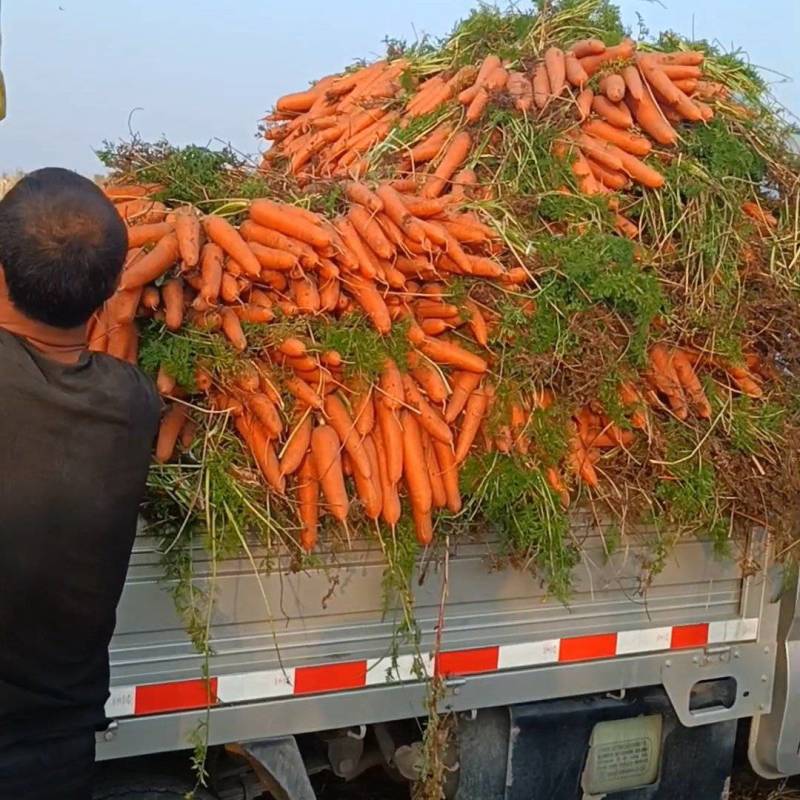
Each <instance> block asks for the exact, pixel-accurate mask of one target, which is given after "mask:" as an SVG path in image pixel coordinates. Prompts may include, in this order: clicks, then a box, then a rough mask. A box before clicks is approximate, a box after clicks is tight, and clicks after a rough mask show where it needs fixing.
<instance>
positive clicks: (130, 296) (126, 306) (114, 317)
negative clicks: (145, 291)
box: [106, 286, 183, 325]
mask: <svg viewBox="0 0 800 800" xmlns="http://www.w3.org/2000/svg"><path fill="white" fill-rule="evenodd" d="M141 297H142V287H141V286H137V287H136V288H135V289H118V290H117V291H116V292H114V294H113V295H112V296H111V297H110V298H109V300H108V301H107V303H106V315H107V317H108V321H109V322H110V323H111V325H124V324H127V323H129V322H133V318H134V317H135V316H136V309H137V308H138V307H139V300H140V299H141ZM181 301H183V298H181Z"/></svg>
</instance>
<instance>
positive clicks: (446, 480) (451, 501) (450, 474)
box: [431, 439, 461, 514]
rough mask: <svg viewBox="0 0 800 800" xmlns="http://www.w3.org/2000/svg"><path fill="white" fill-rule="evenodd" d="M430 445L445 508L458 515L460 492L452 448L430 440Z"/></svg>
mask: <svg viewBox="0 0 800 800" xmlns="http://www.w3.org/2000/svg"><path fill="white" fill-rule="evenodd" d="M431 444H432V445H433V451H434V453H435V454H436V461H437V464H438V466H439V470H440V474H441V478H442V483H443V485H444V491H445V497H446V505H447V508H448V510H449V511H451V512H452V513H453V514H458V512H459V511H461V492H460V491H459V486H458V466H457V464H456V459H455V455H454V454H453V450H452V448H451V447H450V446H449V445H446V444H444V443H443V442H440V441H438V440H436V439H431Z"/></svg>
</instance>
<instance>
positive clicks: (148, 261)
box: [119, 233, 179, 289]
mask: <svg viewBox="0 0 800 800" xmlns="http://www.w3.org/2000/svg"><path fill="white" fill-rule="evenodd" d="M178 255H179V251H178V237H177V236H176V235H175V234H174V233H168V234H167V235H166V236H163V237H162V238H161V239H159V240H158V242H156V244H155V246H154V247H153V249H152V250H151V251H150V252H149V253H147V254H146V255H145V256H143V257H141V258H139V259H138V260H137V261H136V262H135V263H134V264H131V266H130V267H128V269H126V270H125V271H124V272H123V273H122V277H121V278H120V282H119V286H120V289H135V288H137V287H138V286H144V285H145V284H147V283H152V282H153V281H154V280H156V279H157V278H160V277H161V276H162V275H163V274H164V273H165V272H166V271H167V270H168V269H169V268H170V267H172V266H173V265H174V264H175V262H176V261H177V260H178Z"/></svg>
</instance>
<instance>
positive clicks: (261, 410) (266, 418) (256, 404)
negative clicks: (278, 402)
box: [246, 376, 307, 474]
mask: <svg viewBox="0 0 800 800" xmlns="http://www.w3.org/2000/svg"><path fill="white" fill-rule="evenodd" d="M246 404H247V407H248V409H249V410H250V411H251V412H252V413H253V416H254V417H255V418H256V419H257V420H258V421H259V422H260V423H261V424H262V425H263V426H264V428H265V430H266V431H267V433H268V434H269V435H270V438H273V439H277V438H278V437H279V436H280V435H281V432H282V431H283V423H282V422H281V417H280V414H279V413H278V409H277V408H276V407H275V404H274V403H273V402H272V400H270V398H269V397H268V396H267V395H265V394H261V393H260V392H258V378H257V376H256V389H254V390H251V393H250V394H249V396H248V397H247V398H246ZM306 444H307V443H306ZM303 452H305V450H303ZM296 466H299V461H298V464H297V465H296ZM287 474H288V473H287Z"/></svg>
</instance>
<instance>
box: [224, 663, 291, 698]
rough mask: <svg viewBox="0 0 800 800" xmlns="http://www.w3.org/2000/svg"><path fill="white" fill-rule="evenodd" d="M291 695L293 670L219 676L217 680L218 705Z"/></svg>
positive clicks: (269, 670) (271, 670) (270, 670)
mask: <svg viewBox="0 0 800 800" xmlns="http://www.w3.org/2000/svg"><path fill="white" fill-rule="evenodd" d="M293 693H294V670H293V669H286V670H281V669H268V670H263V671H260V672H244V673H241V674H239V675H220V676H219V677H218V678H217V700H218V701H219V702H220V703H241V702H243V701H245V700H260V699H262V698H268V697H286V696H287V695H290V694H293Z"/></svg>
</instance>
